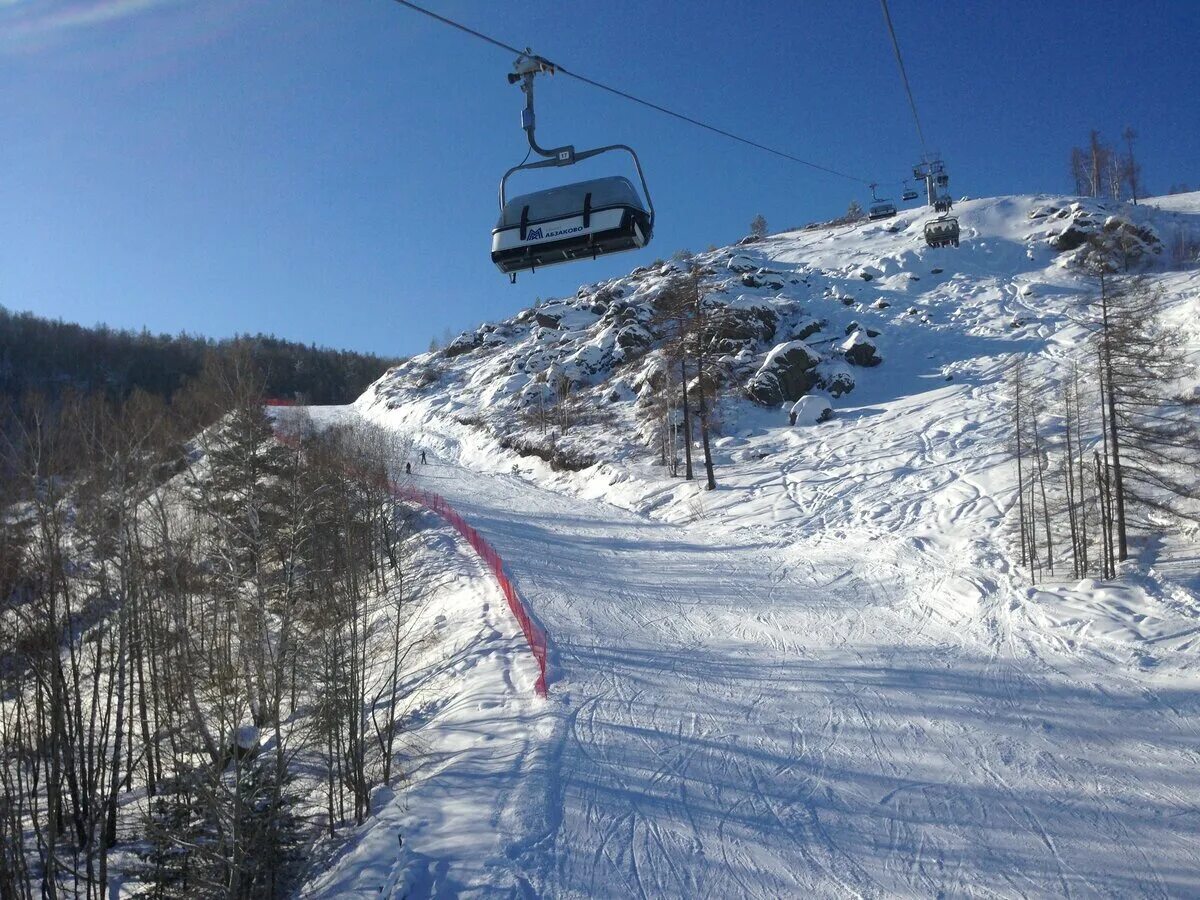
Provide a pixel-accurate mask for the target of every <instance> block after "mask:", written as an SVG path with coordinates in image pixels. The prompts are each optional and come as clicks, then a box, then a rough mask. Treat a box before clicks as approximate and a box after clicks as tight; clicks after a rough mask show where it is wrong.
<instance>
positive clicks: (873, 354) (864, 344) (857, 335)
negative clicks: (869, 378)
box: [842, 331, 883, 367]
mask: <svg viewBox="0 0 1200 900" xmlns="http://www.w3.org/2000/svg"><path fill="white" fill-rule="evenodd" d="M842 353H843V354H844V355H845V357H846V362H848V363H851V364H852V365H856V366H865V367H870V366H877V365H879V364H880V363H881V362H883V358H882V357H881V356H880V355H879V348H878V347H876V346H875V342H874V341H872V340H871V339H870V338H869V337H867V334H866V332H865V331H856V332H854V334H852V335H850V337H848V338H846V340H845V341H843V342H842Z"/></svg>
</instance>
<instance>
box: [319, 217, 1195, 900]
mask: <svg viewBox="0 0 1200 900" xmlns="http://www.w3.org/2000/svg"><path fill="white" fill-rule="evenodd" d="M955 214H956V215H958V216H959V218H960V221H961V223H962V229H963V232H962V244H961V247H960V248H958V249H939V250H931V249H928V248H926V247H925V245H924V242H923V240H922V239H921V226H922V223H923V222H924V221H925V219H926V218H927V216H926V215H925V212H924V211H920V210H914V211H906V212H902V213H901V214H900V215H898V216H897V217H896V218H894V219H891V220H886V221H883V222H879V223H862V224H858V225H854V226H847V227H842V228H837V229H823V228H816V229H812V230H803V231H795V232H788V233H784V234H778V235H774V236H771V237H768V238H766V239H764V240H762V241H759V242H755V243H750V244H745V245H741V246H737V247H731V248H724V249H720V250H712V251H708V252H704V253H700V254H697V255H696V257H695V262H696V263H697V264H698V265H699V266H701V267H703V269H704V270H705V271H707V273H708V274H707V275H706V276H705V278H706V283H707V284H708V285H710V286H711V287H712V288H713V289H714V291H715V292H714V293H713V294H711V295H710V296H711V297H712V299H713V300H714V301H715V302H717V303H719V304H720V305H721V307H722V308H723V310H724V311H723V316H722V319H721V323H722V325H721V328H722V329H724V331H723V332H722V333H721V335H720V338H721V340H720V358H719V359H718V360H716V362H717V363H718V364H719V366H720V368H721V370H722V371H723V372H724V373H725V375H726V377H727V382H726V386H725V388H724V390H723V391H722V394H721V397H720V400H719V405H718V408H717V410H716V415H715V417H714V418H715V420H716V422H717V425H718V427H717V429H716V434H715V446H714V451H715V452H714V462H715V467H716V477H717V482H718V489H717V490H716V491H713V492H705V491H703V490H701V483H700V482H691V483H689V482H684V481H683V480H682V479H681V478H679V477H672V475H671V474H670V473H669V471H668V470H667V467H665V466H663V465H661V464H660V444H659V443H657V442H656V441H657V440H658V439H657V438H656V436H655V435H656V432H655V429H656V428H658V427H660V424H661V421H662V418H663V417H662V415H661V414H660V412H659V411H657V407H656V403H657V402H658V400H657V396H658V395H659V394H661V391H662V385H663V383H664V379H669V377H670V366H669V364H668V362H667V360H666V358H665V355H664V341H665V340H666V338H667V326H666V325H664V323H663V321H662V317H661V316H660V315H659V314H658V309H657V302H658V300H659V297H660V293H661V291H662V290H663V288H664V286H665V285H666V284H667V283H668V281H669V280H670V278H671V276H672V275H673V274H674V269H673V264H658V265H654V266H649V267H642V268H639V269H636V270H634V271H633V272H632V273H631V274H630V275H628V276H626V277H624V278H619V279H614V280H612V281H608V282H604V283H600V284H595V285H589V286H586V287H584V288H581V289H580V291H579V293H578V295H577V296H576V297H572V298H566V299H561V300H554V301H549V302H547V303H545V304H543V305H541V306H539V307H538V308H536V309H532V310H526V311H523V312H521V313H519V314H518V315H516V316H514V317H512V318H510V319H507V320H504V321H502V322H498V323H495V324H487V325H484V326H481V327H480V328H479V329H477V330H476V331H474V332H469V333H466V334H464V335H461V336H460V337H459V338H458V339H457V340H455V341H454V342H453V343H452V344H451V345H450V346H449V347H447V348H444V349H442V350H438V351H435V352H431V353H428V354H424V355H422V356H418V357H416V358H414V359H412V360H410V361H408V362H407V363H405V364H404V365H402V366H400V367H398V368H396V369H394V370H391V371H390V372H389V373H388V374H387V375H385V376H384V377H383V378H382V379H381V380H380V381H379V382H377V383H376V384H375V385H373V386H372V387H371V388H370V389H368V391H367V392H366V393H365V394H364V395H363V397H362V398H361V399H360V400H359V401H358V403H357V404H356V406H355V410H356V411H357V413H358V414H361V415H363V416H365V417H367V418H369V419H371V420H373V421H376V422H379V423H381V424H383V425H385V426H387V427H389V428H392V429H394V430H396V431H399V432H403V433H404V434H405V435H407V436H408V437H411V438H412V440H413V441H414V444H415V446H418V447H422V448H425V449H426V450H427V451H428V452H429V455H430V465H429V466H427V467H426V466H416V468H415V474H414V476H413V479H414V480H415V481H417V482H419V483H424V484H425V485H426V486H429V487H431V488H432V489H434V490H437V491H438V492H440V493H442V494H444V495H445V496H447V497H449V498H450V499H451V500H452V502H454V503H455V505H456V507H457V508H458V509H459V510H460V511H461V512H463V513H464V515H466V516H467V517H468V518H469V519H470V520H471V521H472V522H473V523H474V524H475V526H476V527H477V528H479V529H480V530H481V532H483V533H485V534H486V535H487V537H488V538H489V540H491V541H492V543H493V544H495V545H496V546H497V548H498V549H499V550H500V551H501V552H502V554H503V555H504V557H505V559H506V560H507V561H508V564H509V565H510V567H511V568H512V570H513V571H512V572H511V573H510V574H511V575H512V576H513V578H514V581H515V583H516V584H517V586H518V588H519V590H520V591H521V593H522V594H523V595H524V596H525V598H526V600H527V602H528V603H529V604H530V606H531V607H532V608H533V610H534V612H535V614H536V615H537V616H539V617H540V619H541V621H542V623H543V624H544V625H545V626H546V628H547V631H548V633H549V635H550V641H551V645H552V646H551V653H552V659H553V661H554V672H553V673H552V682H551V690H550V695H551V699H550V701H549V702H548V703H547V704H546V705H545V706H544V708H543V710H542V713H541V716H542V717H543V718H544V721H542V722H540V723H537V724H536V726H535V725H532V724H531V725H529V726H528V727H529V728H530V729H531V734H533V733H534V731H536V734H537V735H538V738H537V740H536V741H534V740H532V739H531V745H535V744H536V745H537V746H538V747H540V749H539V750H537V751H536V752H535V751H533V750H531V751H530V753H529V755H528V756H527V757H526V758H525V759H524V760H523V761H520V762H517V763H514V764H512V765H511V767H510V768H509V775H508V779H509V782H508V783H506V780H505V777H503V776H495V777H494V779H493V780H491V781H488V782H487V783H486V784H483V785H478V786H476V790H484V791H488V792H491V793H492V794H493V795H494V802H495V804H496V809H495V812H494V813H493V819H492V822H493V825H494V827H495V829H496V830H497V835H498V838H497V839H498V840H499V841H500V842H501V844H502V845H503V847H504V852H503V853H502V854H500V855H499V856H497V855H496V854H495V852H494V849H493V848H492V846H491V845H490V844H489V845H488V847H487V848H486V849H479V848H474V847H472V846H471V841H458V842H455V841H454V840H453V839H452V837H447V834H450V835H451V836H453V834H454V833H455V829H456V828H459V827H462V828H468V827H471V828H473V827H475V824H471V823H458V824H456V823H455V822H453V821H446V820H439V821H438V822H436V823H434V824H428V823H427V824H426V825H425V826H418V827H416V828H415V830H414V832H413V834H412V836H411V841H412V842H413V843H414V844H415V845H417V850H414V851H413V852H414V853H421V852H425V851H422V850H421V847H420V845H421V844H422V842H428V845H429V846H431V847H440V848H450V849H447V850H445V854H444V855H443V856H442V857H441V859H442V861H443V863H444V867H443V868H442V869H441V870H440V874H439V875H437V876H436V877H433V876H430V878H425V876H422V877H421V878H420V879H415V876H413V875H412V873H411V872H410V873H409V874H408V875H405V876H403V877H402V876H401V875H400V874H396V873H393V874H391V875H388V878H389V879H390V881H389V882H388V883H390V884H399V883H403V882H404V879H405V878H407V879H408V883H411V884H417V883H420V884H422V885H424V889H426V890H428V892H429V893H430V894H435V893H436V892H437V891H438V890H452V889H458V890H467V889H484V888H489V889H497V890H512V891H522V890H523V891H526V892H532V894H534V895H536V894H544V895H548V896H590V895H613V894H620V895H629V896H680V897H683V896H687V897H698V896H712V897H730V896H773V897H778V896H788V895H796V896H803V895H818V896H846V895H856V896H931V895H955V896H958V895H964V894H979V895H988V896H990V895H995V894H999V895H1005V896H1007V895H1018V896H1019V895H1025V894H1035V895H1040V894H1064V895H1073V894H1076V893H1083V894H1124V895H1139V896H1174V895H1180V894H1190V893H1195V892H1197V891H1200V869H1198V867H1197V864H1196V859H1197V858H1198V857H1200V807H1197V805H1196V800H1195V798H1196V797H1197V796H1198V795H1200V791H1198V790H1197V789H1198V788H1200V774H1197V766H1196V763H1197V761H1198V760H1200V758H1198V756H1197V750H1196V747H1197V746H1198V744H1197V740H1198V734H1197V726H1196V722H1197V721H1200V719H1198V718H1197V713H1198V712H1200V703H1198V702H1197V700H1198V695H1197V688H1198V687H1200V681H1198V679H1197V675H1198V674H1200V670H1198V669H1197V667H1196V665H1195V662H1196V654H1195V650H1196V647H1195V640H1196V637H1197V635H1200V622H1198V621H1197V617H1198V616H1200V600H1198V598H1197V592H1198V591H1200V577H1198V576H1197V573H1196V567H1195V562H1194V560H1195V558H1196V554H1195V546H1194V541H1193V543H1188V541H1189V540H1191V539H1189V538H1187V537H1186V536H1185V539H1184V542H1182V543H1178V544H1170V545H1166V546H1164V545H1160V544H1158V543H1155V544H1154V545H1144V546H1143V545H1139V546H1138V547H1136V548H1135V555H1137V554H1140V556H1138V558H1137V560H1136V565H1132V566H1131V567H1129V568H1128V569H1127V570H1126V571H1125V573H1124V577H1123V578H1122V579H1121V580H1120V581H1119V582H1114V583H1111V584H1109V583H1100V582H1096V581H1093V580H1085V581H1082V582H1079V583H1071V584H1064V583H1050V584H1043V585H1041V586H1040V587H1038V588H1034V587H1031V586H1030V584H1029V576H1028V573H1026V572H1024V571H1022V570H1020V569H1019V567H1018V566H1017V565H1016V561H1015V552H1014V550H1013V540H1012V537H1011V534H1010V530H1011V519H1012V515H1013V513H1012V506H1013V503H1014V486H1015V475H1014V473H1013V472H1012V471H1011V466H1010V465H1009V462H1008V459H1009V451H1008V449H1007V446H1006V442H1007V440H1008V422H1007V419H1006V413H1005V411H1004V406H1003V395H1004V385H1003V383H1002V376H1003V372H1004V370H1005V369H1006V367H1007V366H1008V364H1009V362H1010V361H1011V359H1012V358H1013V357H1014V355H1015V354H1025V355H1027V356H1028V358H1029V359H1030V360H1031V366H1032V368H1033V371H1034V374H1035V376H1036V378H1037V379H1039V384H1041V385H1042V388H1041V389H1042V390H1043V391H1045V393H1046V398H1047V400H1046V402H1047V404H1048V403H1049V396H1050V390H1051V388H1052V386H1053V383H1054V380H1055V379H1056V378H1057V377H1059V372H1060V367H1059V363H1060V362H1061V361H1062V360H1063V359H1066V358H1068V357H1070V356H1072V355H1074V354H1078V353H1080V352H1081V350H1082V342H1083V338H1084V333H1083V329H1082V328H1081V327H1080V325H1079V324H1078V319H1079V310H1080V303H1081V301H1082V298H1084V297H1085V296H1087V295H1088V292H1089V290H1090V288H1089V286H1088V284H1087V283H1086V282H1085V281H1084V280H1083V279H1082V278H1081V276H1080V274H1079V271H1078V270H1077V268H1076V267H1075V266H1073V265H1072V261H1073V259H1074V257H1075V255H1076V254H1077V253H1078V252H1079V250H1078V248H1079V246H1080V244H1081V243H1082V240H1083V239H1084V238H1086V236H1087V235H1088V234H1089V233H1094V232H1100V231H1107V232H1108V233H1110V234H1111V233H1120V234H1121V235H1123V236H1125V237H1127V239H1128V240H1127V241H1126V242H1125V244H1124V246H1126V247H1127V248H1130V249H1129V252H1130V253H1131V254H1132V255H1133V256H1135V257H1139V258H1138V259H1137V260H1136V261H1135V264H1136V265H1137V266H1140V267H1145V268H1147V270H1148V271H1149V272H1150V273H1151V277H1152V278H1153V279H1154V280H1155V281H1156V282H1157V283H1158V284H1160V285H1161V286H1162V287H1163V289H1164V290H1165V291H1166V292H1167V293H1168V296H1169V298H1170V303H1171V317H1172V323H1173V324H1174V325H1175V326H1176V329H1177V334H1178V335H1179V336H1180V338H1179V339H1180V340H1181V341H1184V342H1187V343H1188V344H1189V345H1190V346H1192V347H1200V318H1198V314H1200V272H1198V270H1197V267H1196V266H1195V265H1194V264H1188V265H1183V266H1178V265H1174V264H1173V256H1175V255H1177V254H1176V253H1175V250H1174V248H1176V247H1177V246H1179V245H1180V244H1181V238H1182V239H1183V240H1182V243H1183V244H1184V245H1186V243H1187V237H1188V235H1189V234H1190V235H1194V236H1200V194H1192V195H1185V196H1182V197H1171V198H1163V199H1162V200H1161V201H1149V202H1146V203H1144V204H1143V205H1142V206H1140V207H1137V208H1133V207H1128V206H1121V207H1120V208H1119V209H1118V208H1115V207H1114V208H1107V209H1106V208H1105V207H1104V206H1102V205H1100V204H1098V203H1095V202H1091V201H1078V200H1076V199H1074V198H1062V197H1053V196H1039V197H1006V198H997V199H983V200H971V201H963V202H960V203H959V204H958V205H957V206H956V208H955ZM581 271H582V268H581ZM804 398H807V399H804ZM797 401H801V402H800V403H799V404H798V403H797ZM826 408H828V409H830V410H831V411H832V415H831V416H829V417H828V418H827V419H826V417H825V416H824V415H822V412H823V410H825V409H826ZM791 412H795V413H796V414H797V415H796V420H795V424H792V423H791V421H790V417H789V414H790V413H791ZM560 414H561V415H560ZM556 416H557V418H556ZM668 418H669V417H668ZM823 419H825V420H823ZM819 420H823V421H819ZM563 425H566V426H568V427H566V429H565V431H564V430H563V428H562V426H563ZM696 453H697V454H699V449H698V448H697V450H696ZM543 459H546V460H549V461H550V462H545V461H543ZM698 459H699V456H698V455H697V460H698ZM551 462H552V463H553V465H551V464H550V463H551ZM697 468H698V469H699V462H697ZM601 501H602V502H601ZM1192 537H1193V538H1194V535H1193V536H1192ZM1188 560H1191V562H1188ZM509 624H510V627H509V631H510V632H511V631H512V628H513V627H515V626H513V625H512V623H509ZM518 786H519V790H518ZM476 824H477V823H476ZM447 830H448V831H447ZM1114 851H1118V852H1114ZM427 855H432V854H427ZM406 858H407V857H406ZM358 864H365V863H361V861H360V862H359V863H348V865H358ZM370 865H371V866H372V867H373V869H372V870H377V869H381V868H382V869H384V870H386V869H387V868H388V865H392V866H406V865H409V864H408V863H407V862H405V861H404V859H399V858H397V859H394V860H391V862H390V863H389V864H385V863H384V862H383V861H381V860H379V859H375V860H373V861H372V862H371V863H370ZM422 871H425V870H422ZM414 879H415V880H414ZM352 882H353V883H356V884H361V886H362V890H363V891H364V893H363V895H364V896H366V895H367V894H366V891H367V882H366V881H362V880H357V881H356V880H355V878H354V877H353V875H351V874H347V873H344V872H343V873H339V872H334V873H333V874H331V875H330V876H329V879H328V881H327V882H326V883H329V884H333V883H338V884H349V883H352ZM381 886H382V881H381ZM418 893H420V892H418Z"/></svg>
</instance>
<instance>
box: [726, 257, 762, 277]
mask: <svg viewBox="0 0 1200 900" xmlns="http://www.w3.org/2000/svg"><path fill="white" fill-rule="evenodd" d="M758 268H759V265H758V263H756V262H755V261H754V260H752V259H751V258H750V257H748V256H742V255H741V254H740V253H739V254H738V255H737V256H733V257H730V259H729V271H731V272H753V271H755V270H756V269H758Z"/></svg>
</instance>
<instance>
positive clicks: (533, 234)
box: [525, 225, 583, 241]
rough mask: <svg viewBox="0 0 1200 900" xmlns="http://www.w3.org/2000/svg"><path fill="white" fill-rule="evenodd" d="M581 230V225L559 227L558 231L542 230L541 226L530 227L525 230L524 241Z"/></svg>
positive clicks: (547, 238)
mask: <svg viewBox="0 0 1200 900" xmlns="http://www.w3.org/2000/svg"><path fill="white" fill-rule="evenodd" d="M579 231H583V226H582V225H576V226H574V227H573V228H560V229H558V231H542V229H541V228H530V229H529V230H528V231H527V232H525V240H526V241H544V240H549V239H550V238H556V237H562V236H563V235H564V234H575V233H576V232H579Z"/></svg>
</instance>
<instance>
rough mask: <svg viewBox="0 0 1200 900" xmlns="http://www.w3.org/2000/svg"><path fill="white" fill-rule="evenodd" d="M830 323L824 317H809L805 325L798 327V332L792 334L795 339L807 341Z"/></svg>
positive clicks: (792, 338)
mask: <svg viewBox="0 0 1200 900" xmlns="http://www.w3.org/2000/svg"><path fill="white" fill-rule="evenodd" d="M828 324H829V323H828V322H826V321H825V320H824V319H809V320H808V321H807V322H805V323H804V324H803V325H801V326H800V327H799V328H797V329H796V333H795V334H793V335H792V337H791V340H793V341H807V340H808V339H809V338H810V337H812V336H813V335H814V334H819V333H820V332H821V329H822V328H824V327H825V326H826V325H828Z"/></svg>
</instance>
